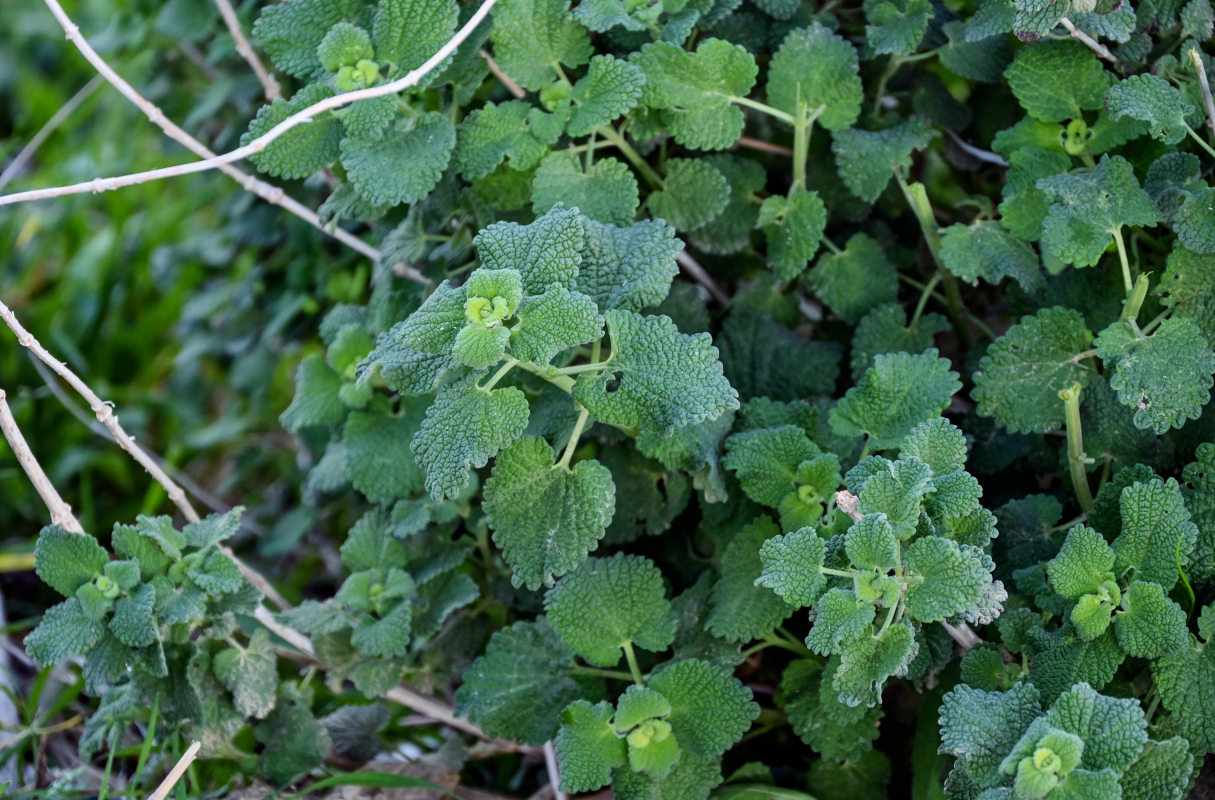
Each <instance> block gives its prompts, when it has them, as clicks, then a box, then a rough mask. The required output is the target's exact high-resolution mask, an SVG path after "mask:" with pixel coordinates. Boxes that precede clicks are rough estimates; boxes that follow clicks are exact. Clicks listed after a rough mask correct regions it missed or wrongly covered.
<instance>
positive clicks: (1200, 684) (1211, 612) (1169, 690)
mask: <svg viewBox="0 0 1215 800" xmlns="http://www.w3.org/2000/svg"><path fill="white" fill-rule="evenodd" d="M56 608H58V606H56ZM1198 633H1199V637H1200V638H1199V639H1194V638H1193V637H1191V639H1190V643H1189V646H1188V647H1186V648H1185V649H1184V650H1181V651H1180V652H1176V653H1170V654H1168V655H1166V656H1164V657H1163V658H1161V659H1159V660H1157V661H1155V662H1153V663H1152V675H1153V676H1154V677H1155V678H1156V687H1157V688H1158V689H1159V690H1160V700H1161V702H1162V703H1163V704H1164V707H1165V708H1167V709H1168V710H1169V711H1171V712H1173V716H1174V717H1176V718H1177V723H1178V726H1179V728H1180V730H1182V731H1183V732H1184V733H1185V736H1186V738H1187V739H1189V740H1190V742H1191V743H1192V744H1193V745H1194V747H1195V749H1197V750H1199V751H1204V750H1205V751H1207V752H1212V751H1215V646H1212V640H1215V605H1208V606H1207V607H1206V608H1204V609H1203V610H1202V613H1201V615H1200V616H1199V618H1198ZM26 641H27V642H28V641H29V640H28V639H27V640H26Z"/></svg>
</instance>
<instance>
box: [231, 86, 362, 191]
mask: <svg viewBox="0 0 1215 800" xmlns="http://www.w3.org/2000/svg"><path fill="white" fill-rule="evenodd" d="M332 96H333V90H332V89H330V88H329V87H328V86H325V85H324V84H319V83H313V84H309V85H308V86H305V87H304V88H303V89H301V90H299V91H298V92H296V93H295V95H294V96H293V97H292V98H291V99H290V100H284V99H282V98H281V97H280V98H277V99H275V100H274V102H272V103H270V105H268V106H262V108H261V110H259V111H258V112H257V116H256V117H254V118H253V121H252V122H250V123H249V130H248V131H246V132H245V134H244V135H243V136H242V137H241V144H242V145H245V144H248V143H249V142H251V141H253V140H254V139H257V138H258V137H260V136H263V135H265V134H267V133H269V132H270V130H271V129H272V128H274V127H275V126H276V125H278V124H279V123H280V122H282V121H283V120H285V119H287V117H290V116H291V115H292V114H295V113H296V112H299V111H303V110H304V109H305V108H307V107H308V106H310V105H313V104H314V103H318V102H320V101H321V100H324V99H325V98H327V97H332ZM342 133H343V128H342V123H341V121H340V120H339V119H338V118H337V117H336V116H335V115H333V114H330V113H324V114H321V115H319V116H317V118H316V119H314V120H312V121H311V122H309V123H308V124H306V125H297V126H296V127H294V128H292V129H291V130H289V131H287V132H286V133H284V134H283V135H282V136H279V137H278V138H277V139H275V140H274V141H272V142H271V143H270V144H269V145H267V146H266V149H265V150H262V151H261V152H260V153H258V154H256V155H255V156H251V157H250V159H249V160H250V161H252V162H253V163H254V164H255V165H256V166H257V169H258V171H259V172H265V173H267V174H269V175H274V176H275V177H279V178H307V177H308V176H309V175H311V174H312V173H314V172H316V171H317V170H318V169H321V168H322V167H325V166H327V165H328V164H331V163H333V162H334V161H335V160H336V159H337V157H338V146H339V145H340V144H341V142H342Z"/></svg>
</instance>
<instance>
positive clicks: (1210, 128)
mask: <svg viewBox="0 0 1215 800" xmlns="http://www.w3.org/2000/svg"><path fill="white" fill-rule="evenodd" d="M1187 55H1188V56H1189V57H1190V61H1192V62H1193V64H1194V71H1195V72H1197V73H1198V87H1199V88H1200V89H1201V90H1202V104H1203V107H1204V108H1206V110H1207V133H1208V134H1210V135H1211V136H1212V137H1213V138H1215V99H1213V98H1212V97H1211V82H1210V81H1209V80H1207V68H1206V65H1205V64H1203V63H1202V56H1201V55H1200V54H1199V53H1198V51H1197V50H1195V49H1194V48H1192V47H1191V48H1190V51H1189V53H1187Z"/></svg>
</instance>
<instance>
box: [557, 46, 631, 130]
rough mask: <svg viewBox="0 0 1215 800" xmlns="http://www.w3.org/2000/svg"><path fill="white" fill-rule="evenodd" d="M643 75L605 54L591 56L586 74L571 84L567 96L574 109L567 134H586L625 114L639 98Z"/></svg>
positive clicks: (627, 63)
mask: <svg viewBox="0 0 1215 800" xmlns="http://www.w3.org/2000/svg"><path fill="white" fill-rule="evenodd" d="M643 86H645V76H644V75H643V74H642V73H641V70H640V69H638V68H637V67H636V66H635V65H633V64H630V63H629V62H627V61H622V60H620V59H619V58H614V57H612V56H609V55H599V56H595V57H594V58H592V59H591V63H590V66H589V67H588V68H587V71H586V75H585V76H584V77H582V78H581V79H579V81H578V82H577V83H576V84H574V89H573V92H572V93H571V95H570V98H571V99H572V100H573V101H574V105H575V108H574V113H573V115H572V116H571V117H570V121H569V125H567V126H566V130H567V132H568V133H569V135H570V136H586V135H587V134H588V133H590V132H591V131H593V130H595V128H598V127H599V126H600V125H607V124H609V123H610V122H612V121H613V120H614V119H616V118H617V117H619V116H621V115H623V114H627V113H628V112H629V111H631V110H633V108H634V107H635V106H636V105H637V104H638V103H639V102H640V101H641V91H642V87H643Z"/></svg>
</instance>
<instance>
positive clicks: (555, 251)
mask: <svg viewBox="0 0 1215 800" xmlns="http://www.w3.org/2000/svg"><path fill="white" fill-rule="evenodd" d="M584 238H585V230H584V228H583V224H582V219H581V217H579V215H578V211H577V210H576V209H573V210H570V209H564V208H554V209H553V210H552V211H549V212H548V213H546V214H545V215H544V216H542V217H540V218H539V219H537V220H536V221H535V222H533V223H531V224H530V225H520V224H518V223H516V222H496V223H494V224H493V225H490V226H489V227H488V228H485V229H483V230H482V231H481V232H480V233H479V234H477V237H476V238H475V239H473V245H474V246H475V247H476V248H477V255H478V256H479V257H480V259H481V265H482V267H484V268H486V269H491V270H495V269H513V270H518V271H519V273H520V274H521V275H522V276H523V294H525V295H536V294H543V293H544V292H545V291H546V290H547V289H548V287H549V286H550V285H552V284H554V283H560V284H561V285H563V286H566V287H567V288H568V287H572V286H573V285H574V279H575V278H576V277H577V276H578V265H579V264H581V263H582V244H583V241H584ZM461 311H463V309H461ZM407 344H408V342H407Z"/></svg>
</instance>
